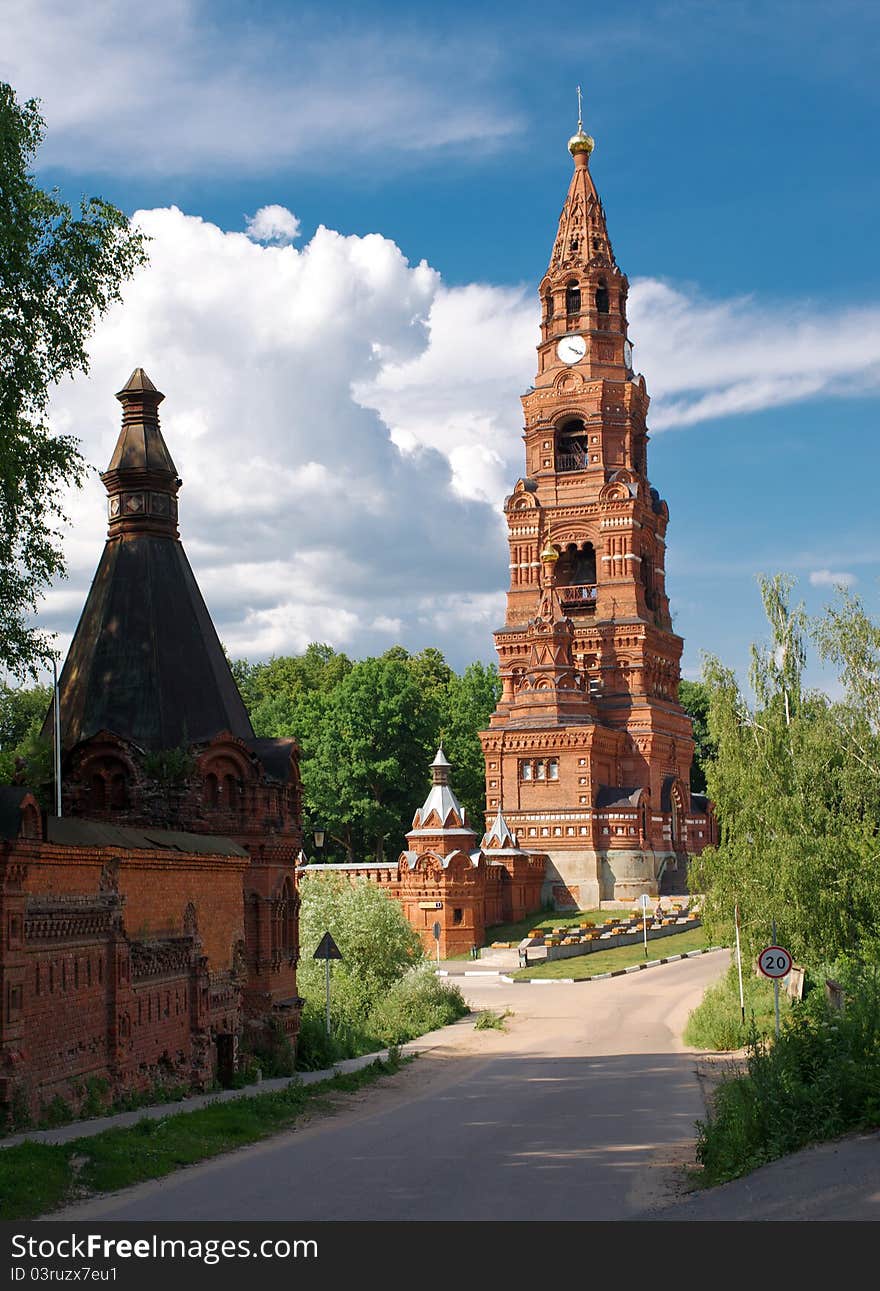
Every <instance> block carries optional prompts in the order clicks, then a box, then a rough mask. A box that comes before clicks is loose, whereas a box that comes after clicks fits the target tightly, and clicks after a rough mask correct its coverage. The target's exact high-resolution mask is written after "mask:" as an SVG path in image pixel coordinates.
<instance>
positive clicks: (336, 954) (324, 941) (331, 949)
mask: <svg viewBox="0 0 880 1291" xmlns="http://www.w3.org/2000/svg"><path fill="white" fill-rule="evenodd" d="M312 958H313V959H323V961H324V980H325V982H326V987H327V1035H328V1036H329V1035H330V960H331V959H341V958H342V952H341V951H340V949H339V947H338V946H337V945H336V942H335V941H334V940H333V938H332V937H331V936H330V933H329V932H325V933H324V936H323V937H322V938H321V940H320V942H319V944H318V949H317V950H316V951H315V953H314V955H313V956H312Z"/></svg>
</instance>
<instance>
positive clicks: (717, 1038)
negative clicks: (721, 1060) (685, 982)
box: [684, 963, 789, 1050]
mask: <svg viewBox="0 0 880 1291" xmlns="http://www.w3.org/2000/svg"><path fill="white" fill-rule="evenodd" d="M743 1003H744V1005H745V1013H746V1021H745V1026H743V1021H742V1010H741V1008H740V1002H739V977H738V975H737V971H736V964H735V963H734V964H732V965H731V967H730V969H729V971H728V972H727V973H726V974H725V975H724V977H723V978H722V979H721V981H720V982H716V984H715V985H714V986H710V987H709V989H708V990H707V991H706V994H705V995H704V996H703V998H702V1000H701V1001H700V1003H699V1004H698V1005H697V1007H696V1008H695V1009H694V1011H693V1013H692V1014H691V1015H690V1017H689V1018H688V1021H687V1026H686V1027H685V1032H684V1041H685V1044H689V1045H693V1046H694V1048H695V1049H716V1050H723V1049H742V1048H743V1047H744V1046H745V1044H746V1042H747V1041H748V1039H749V1036H750V1035H758V1036H760V1037H761V1038H762V1039H763V1038H766V1037H769V1036H771V1035H772V1034H773V1032H774V1030H775V1028H776V1010H775V1005H774V1002H773V985H772V983H771V982H770V981H769V980H768V979H767V978H766V977H755V976H754V975H753V974H752V973H749V972H748V971H747V968H746V965H745V964H744V965H743ZM779 1005H780V1013H782V1012H786V1013H787V1011H788V1009H789V1000H788V996H787V995H785V994H783V993H780V1000H779Z"/></svg>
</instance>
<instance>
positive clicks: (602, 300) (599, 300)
mask: <svg viewBox="0 0 880 1291" xmlns="http://www.w3.org/2000/svg"><path fill="white" fill-rule="evenodd" d="M596 310H597V312H598V313H600V314H607V313H608V288H607V287H604V286H602V287H597V288H596Z"/></svg>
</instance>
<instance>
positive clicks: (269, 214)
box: [246, 206, 299, 242]
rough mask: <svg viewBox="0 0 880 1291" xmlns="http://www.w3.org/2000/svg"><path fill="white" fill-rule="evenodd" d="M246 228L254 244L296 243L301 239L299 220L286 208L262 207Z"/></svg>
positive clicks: (252, 216) (248, 220)
mask: <svg viewBox="0 0 880 1291" xmlns="http://www.w3.org/2000/svg"><path fill="white" fill-rule="evenodd" d="M246 227H247V235H248V237H249V238H253V240H254V242H295V241H296V239H297V238H298V237H299V220H298V219H297V217H296V216H295V215H294V214H293V212H292V211H289V210H288V209H287V207H286V206H261V207H260V209H259V210H258V211H257V213H256V215H251V216H249V217H248V219H247V224H246Z"/></svg>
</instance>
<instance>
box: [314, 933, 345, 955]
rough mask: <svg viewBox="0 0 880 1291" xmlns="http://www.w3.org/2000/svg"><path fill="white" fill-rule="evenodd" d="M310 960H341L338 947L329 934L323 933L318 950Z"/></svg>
mask: <svg viewBox="0 0 880 1291" xmlns="http://www.w3.org/2000/svg"><path fill="white" fill-rule="evenodd" d="M312 958H313V959H341V958H342V952H341V950H340V949H339V947H338V946H337V945H336V942H335V941H334V940H333V938H332V937H331V936H330V934H329V932H325V933H324V936H323V937H322V938H321V941H320V944H319V946H318V949H317V950H316V951H315V953H314V955H313V956H312Z"/></svg>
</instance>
